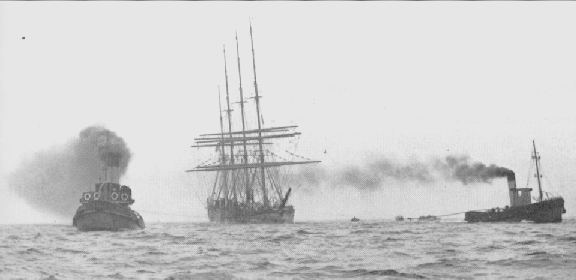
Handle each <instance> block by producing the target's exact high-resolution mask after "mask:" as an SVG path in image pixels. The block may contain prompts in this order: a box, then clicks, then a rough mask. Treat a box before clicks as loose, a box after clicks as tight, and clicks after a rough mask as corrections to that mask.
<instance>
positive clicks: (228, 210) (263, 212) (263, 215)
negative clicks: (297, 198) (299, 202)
mask: <svg viewBox="0 0 576 280" xmlns="http://www.w3.org/2000/svg"><path fill="white" fill-rule="evenodd" d="M208 219H209V220H210V221H211V222H216V223H221V224H292V223H294V207H292V206H285V207H282V208H280V207H276V208H272V207H271V208H260V209H251V208H242V207H239V206H208Z"/></svg>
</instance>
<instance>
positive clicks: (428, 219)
mask: <svg viewBox="0 0 576 280" xmlns="http://www.w3.org/2000/svg"><path fill="white" fill-rule="evenodd" d="M438 220H439V219H438V217H436V216H432V215H427V216H420V217H418V221H438Z"/></svg>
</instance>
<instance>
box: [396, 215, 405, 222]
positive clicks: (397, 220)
mask: <svg viewBox="0 0 576 280" xmlns="http://www.w3.org/2000/svg"><path fill="white" fill-rule="evenodd" d="M395 220H396V222H403V221H404V216H402V215H398V216H396V218H395Z"/></svg>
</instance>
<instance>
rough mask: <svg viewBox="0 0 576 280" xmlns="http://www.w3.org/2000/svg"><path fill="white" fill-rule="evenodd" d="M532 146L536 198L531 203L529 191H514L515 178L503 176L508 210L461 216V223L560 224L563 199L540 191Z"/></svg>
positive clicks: (524, 189) (563, 210)
mask: <svg viewBox="0 0 576 280" xmlns="http://www.w3.org/2000/svg"><path fill="white" fill-rule="evenodd" d="M532 146H533V148H534V151H533V154H532V159H533V160H534V164H535V165H536V174H535V177H536V181H537V182H538V197H537V198H536V199H535V202H532V195H531V193H532V189H531V188H517V187H516V176H515V175H514V173H510V174H508V176H507V181H508V193H509V196H510V206H506V207H504V208H493V209H489V210H485V211H469V212H466V213H465V216H464V220H465V221H467V222H470V223H474V222H519V221H523V220H524V221H532V222H535V223H558V222H561V221H562V214H563V213H566V209H565V208H564V199H563V198H562V197H561V196H551V195H550V194H549V193H546V192H543V191H542V180H541V179H542V174H541V170H540V169H541V168H540V155H539V154H538V153H537V152H536V144H535V143H534V141H532ZM544 194H545V196H546V197H544Z"/></svg>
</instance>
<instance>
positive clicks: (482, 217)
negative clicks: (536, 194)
mask: <svg viewBox="0 0 576 280" xmlns="http://www.w3.org/2000/svg"><path fill="white" fill-rule="evenodd" d="M565 212H566V210H565V209H564V199H562V198H560V197H559V198H552V199H549V200H543V201H541V202H537V203H531V204H527V205H522V206H515V207H510V208H507V209H503V210H502V211H487V212H485V211H470V212H466V213H465V216H464V220H465V221H467V222H469V223H476V222H520V221H533V222H535V223H559V222H562V214H563V213H565Z"/></svg>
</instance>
